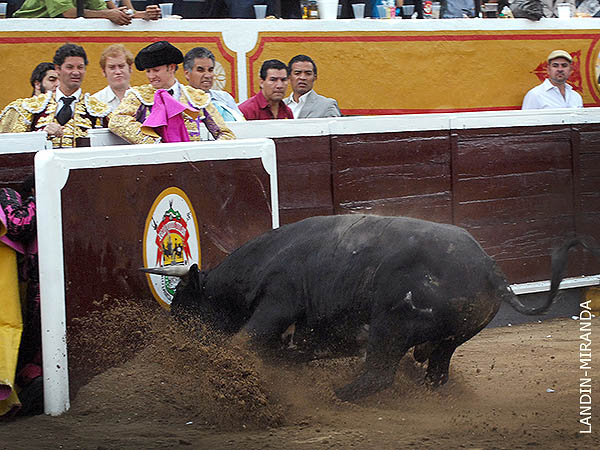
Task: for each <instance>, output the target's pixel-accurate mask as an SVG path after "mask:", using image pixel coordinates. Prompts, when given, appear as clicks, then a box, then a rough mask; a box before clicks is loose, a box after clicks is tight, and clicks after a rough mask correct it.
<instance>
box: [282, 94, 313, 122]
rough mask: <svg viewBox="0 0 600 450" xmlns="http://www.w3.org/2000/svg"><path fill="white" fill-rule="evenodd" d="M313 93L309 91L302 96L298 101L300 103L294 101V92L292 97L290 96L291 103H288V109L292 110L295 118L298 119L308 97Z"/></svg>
mask: <svg viewBox="0 0 600 450" xmlns="http://www.w3.org/2000/svg"><path fill="white" fill-rule="evenodd" d="M311 92H312V89H311V90H310V91H308V92H307V93H306V94H302V95H301V96H300V98H299V99H298V102H296V100H294V93H293V92H292V95H290V96H289V97H288V99H289V103H287V102H285V103H287V105H288V107H289V108H290V109H291V110H292V112H293V113H294V117H298V116H299V114H300V111H301V110H302V107H303V106H304V104H305V103H306V97H307V96H308V94H310V93H311Z"/></svg>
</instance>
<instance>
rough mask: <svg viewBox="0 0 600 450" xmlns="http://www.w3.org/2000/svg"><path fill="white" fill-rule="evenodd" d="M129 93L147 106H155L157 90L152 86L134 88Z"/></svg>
mask: <svg viewBox="0 0 600 450" xmlns="http://www.w3.org/2000/svg"><path fill="white" fill-rule="evenodd" d="M127 92H132V93H133V95H135V96H136V97H137V99H138V100H139V101H140V102H141V103H142V104H144V105H146V106H152V105H154V93H155V92H156V89H154V88H153V87H152V85H151V84H143V85H142V86H133V87H131V88H129V90H128V91H127Z"/></svg>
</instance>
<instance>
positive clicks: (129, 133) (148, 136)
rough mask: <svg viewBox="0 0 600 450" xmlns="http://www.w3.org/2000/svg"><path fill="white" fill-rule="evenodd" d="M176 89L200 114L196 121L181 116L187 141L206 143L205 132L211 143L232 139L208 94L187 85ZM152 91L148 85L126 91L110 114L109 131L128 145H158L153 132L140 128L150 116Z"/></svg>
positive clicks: (156, 137) (233, 135)
mask: <svg viewBox="0 0 600 450" xmlns="http://www.w3.org/2000/svg"><path fill="white" fill-rule="evenodd" d="M180 87H181V95H180V98H179V101H180V102H181V103H183V104H184V105H190V106H192V107H194V108H196V109H198V110H199V111H200V114H199V115H198V117H196V118H193V117H191V116H190V115H188V114H187V113H185V112H183V113H182V114H183V121H184V123H185V127H186V128H187V130H188V134H189V136H190V140H192V141H203V140H208V139H210V137H209V136H208V134H209V133H210V135H211V136H212V138H213V139H215V140H217V139H235V134H233V132H232V131H231V130H230V129H229V128H228V127H227V125H225V121H224V120H223V117H221V114H219V112H218V111H217V109H216V108H215V107H214V105H213V104H212V103H211V102H210V95H209V94H207V93H205V92H204V91H202V90H200V89H194V88H193V87H191V86H184V85H180ZM155 92H156V89H155V88H154V87H152V85H151V84H145V85H143V86H135V87H132V88H130V89H129V90H128V91H127V93H126V94H125V97H124V98H123V100H122V101H121V103H120V104H119V106H118V107H117V109H115V110H114V111H113V113H112V115H111V118H110V121H109V123H108V128H110V131H112V132H113V133H115V134H116V135H118V136H121V137H122V138H123V139H125V140H126V141H128V142H130V143H132V144H155V143H158V142H160V137H159V135H158V134H157V133H155V132H154V130H152V129H148V128H146V127H143V128H142V122H144V120H145V119H146V117H147V116H148V115H149V114H150V111H151V109H152V105H153V104H154V93H155Z"/></svg>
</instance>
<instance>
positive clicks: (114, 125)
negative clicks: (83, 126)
mask: <svg viewBox="0 0 600 450" xmlns="http://www.w3.org/2000/svg"><path fill="white" fill-rule="evenodd" d="M140 106H142V102H141V101H140V100H139V99H138V98H137V97H136V95H135V94H134V93H133V92H131V91H129V92H128V93H127V95H125V97H124V98H123V100H122V101H121V103H120V104H119V106H117V109H115V110H114V111H113V112H112V114H111V117H110V120H109V122H108V128H109V129H110V131H112V132H113V133H115V134H116V135H117V136H120V137H122V138H123V139H125V140H126V141H127V142H129V143H131V144H157V143H159V142H160V136H159V135H158V134H156V133H154V132H153V131H151V130H149V129H147V128H144V130H143V131H142V124H141V123H140V122H138V121H137V118H136V114H137V112H138V109H139V108H140ZM152 133H153V134H152Z"/></svg>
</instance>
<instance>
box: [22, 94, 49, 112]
mask: <svg viewBox="0 0 600 450" xmlns="http://www.w3.org/2000/svg"><path fill="white" fill-rule="evenodd" d="M53 95H54V92H52V91H50V92H46V93H45V94H40V95H36V96H35V97H29V98H25V99H23V102H22V103H21V107H22V108H23V109H24V110H25V111H27V112H29V113H31V114H39V113H41V112H42V111H44V110H45V109H46V107H47V106H48V102H50V99H51V98H52V96H53Z"/></svg>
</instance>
